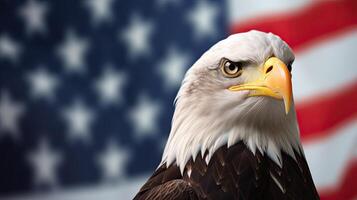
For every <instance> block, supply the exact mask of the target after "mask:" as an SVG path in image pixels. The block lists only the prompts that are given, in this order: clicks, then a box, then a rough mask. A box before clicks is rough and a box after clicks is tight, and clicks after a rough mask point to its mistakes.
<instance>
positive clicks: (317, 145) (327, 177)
mask: <svg viewBox="0 0 357 200" xmlns="http://www.w3.org/2000/svg"><path fill="white" fill-rule="evenodd" d="M356 133H357V119H354V120H352V121H351V122H350V123H349V124H347V125H346V126H344V127H343V128H342V129H340V130H337V132H336V133H335V134H332V135H331V136H330V137H328V138H324V139H320V140H318V141H315V142H312V143H308V144H304V145H303V146H304V151H305V156H306V159H307V162H308V163H309V167H310V170H311V173H312V177H313V179H314V182H315V184H316V187H318V188H326V187H327V188H329V187H333V186H336V185H338V184H339V181H341V178H342V175H343V172H344V170H345V169H346V166H347V165H348V164H349V162H350V161H351V160H352V159H355V158H356V157H355V155H354V150H355V145H356V142H357V134H356Z"/></svg>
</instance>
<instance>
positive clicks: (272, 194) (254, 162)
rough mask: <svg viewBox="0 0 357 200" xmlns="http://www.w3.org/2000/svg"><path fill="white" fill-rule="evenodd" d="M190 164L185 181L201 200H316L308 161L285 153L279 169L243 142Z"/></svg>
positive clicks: (220, 149)
mask: <svg viewBox="0 0 357 200" xmlns="http://www.w3.org/2000/svg"><path fill="white" fill-rule="evenodd" d="M206 156H207V155H205V156H203V157H201V156H197V158H196V159H195V161H193V160H192V159H191V160H190V161H189V162H188V163H187V165H186V168H185V171H184V174H183V177H182V178H183V179H184V180H186V181H187V182H189V183H190V185H192V187H193V188H194V190H195V192H196V194H197V195H198V196H199V197H200V198H201V199H317V198H318V196H317V193H316V191H315V190H314V185H313V182H312V180H311V175H310V174H309V171H308V168H307V165H306V164H305V160H304V159H302V158H301V157H297V160H296V161H297V162H296V161H295V160H294V159H292V158H290V157H289V156H288V155H286V154H283V155H282V159H283V162H284V163H283V166H282V167H279V166H278V165H277V164H276V163H274V162H273V161H271V160H270V159H269V158H268V156H264V155H262V154H261V153H260V152H259V151H257V152H256V153H255V154H253V153H252V152H251V151H250V150H249V149H248V148H247V147H246V145H245V144H243V142H239V143H238V144H236V145H233V146H232V147H230V148H227V147H226V146H223V147H221V148H219V149H218V150H217V151H216V152H215V153H214V154H213V156H212V157H211V159H210V160H209V162H208V164H207V161H206V160H205V157H206Z"/></svg>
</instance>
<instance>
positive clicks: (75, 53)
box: [58, 31, 89, 72]
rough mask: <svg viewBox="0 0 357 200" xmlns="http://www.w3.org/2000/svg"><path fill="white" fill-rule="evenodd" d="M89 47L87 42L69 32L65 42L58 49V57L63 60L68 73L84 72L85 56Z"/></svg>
mask: <svg viewBox="0 0 357 200" xmlns="http://www.w3.org/2000/svg"><path fill="white" fill-rule="evenodd" d="M88 47H89V44H88V42H87V40H85V39H81V38H79V37H77V36H76V35H75V34H74V33H73V32H72V31H69V32H67V34H66V39H65V41H64V42H63V44H61V45H60V46H59V48H58V55H59V56H60V57H61V58H62V59H63V62H64V64H65V67H66V68H67V70H68V71H70V72H82V71H83V70H84V56H85V54H86V53H87V50H88Z"/></svg>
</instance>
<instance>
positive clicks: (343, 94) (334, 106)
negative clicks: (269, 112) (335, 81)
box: [296, 82, 357, 140]
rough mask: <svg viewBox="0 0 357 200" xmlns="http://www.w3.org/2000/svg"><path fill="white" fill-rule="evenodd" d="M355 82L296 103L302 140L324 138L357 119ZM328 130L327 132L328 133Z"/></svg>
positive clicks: (356, 88)
mask: <svg viewBox="0 0 357 200" xmlns="http://www.w3.org/2000/svg"><path fill="white" fill-rule="evenodd" d="M356 102H357V82H354V83H352V84H351V83H350V84H349V85H348V86H340V87H339V88H337V89H336V90H335V91H334V93H331V94H328V95H322V96H319V97H318V98H316V99H312V100H310V101H307V102H304V103H300V104H299V103H297V105H296V111H297V118H298V121H299V126H300V132H301V138H302V140H307V139H312V138H315V137H319V136H326V135H328V134H331V133H333V132H334V131H331V130H330V129H331V128H334V127H336V126H338V125H340V124H342V123H343V122H345V121H346V120H348V119H352V118H354V117H357V103H356ZM328 130H329V131H328Z"/></svg>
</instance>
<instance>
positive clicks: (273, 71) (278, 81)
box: [228, 57, 292, 114]
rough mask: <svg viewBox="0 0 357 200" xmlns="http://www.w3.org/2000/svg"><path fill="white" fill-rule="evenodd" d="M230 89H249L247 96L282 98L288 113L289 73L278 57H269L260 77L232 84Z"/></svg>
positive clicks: (289, 99)
mask: <svg viewBox="0 0 357 200" xmlns="http://www.w3.org/2000/svg"><path fill="white" fill-rule="evenodd" d="M228 89H229V90H231V91H240V90H251V92H250V94H249V96H269V97H273V98H275V99H282V100H283V101H284V105H285V113H286V114H288V113H289V110H290V106H291V101H292V86H291V74H290V72H289V70H288V68H287V67H286V65H285V64H284V62H283V61H281V60H280V59H279V58H276V57H271V58H269V59H268V60H267V61H266V62H265V63H264V67H263V71H262V72H261V75H260V77H259V78H258V79H257V80H256V81H253V82H249V83H246V84H241V85H234V86H231V87H229V88H228Z"/></svg>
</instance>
